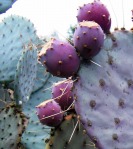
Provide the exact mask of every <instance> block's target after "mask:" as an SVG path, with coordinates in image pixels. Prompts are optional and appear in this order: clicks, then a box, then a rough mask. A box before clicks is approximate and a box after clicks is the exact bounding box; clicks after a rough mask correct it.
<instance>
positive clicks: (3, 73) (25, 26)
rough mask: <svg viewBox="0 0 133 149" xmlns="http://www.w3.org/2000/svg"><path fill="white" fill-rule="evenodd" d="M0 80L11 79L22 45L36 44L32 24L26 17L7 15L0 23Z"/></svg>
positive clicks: (36, 39) (12, 78)
mask: <svg viewBox="0 0 133 149" xmlns="http://www.w3.org/2000/svg"><path fill="white" fill-rule="evenodd" d="M0 30H1V34H0V43H1V44H0V57H1V58H0V66H1V67H0V82H5V81H13V80H14V76H15V70H16V66H17V63H18V60H19V59H20V55H21V54H22V51H23V48H24V46H27V45H28V44H29V43H33V44H35V45H36V44H38V42H39V39H38V37H37V35H36V31H35V28H34V25H33V24H32V23H31V22H30V21H29V20H27V19H26V18H23V17H19V16H15V15H13V16H9V17H7V18H5V19H4V20H3V21H2V22H1V23H0Z"/></svg>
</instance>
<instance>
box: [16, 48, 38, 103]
mask: <svg viewBox="0 0 133 149" xmlns="http://www.w3.org/2000/svg"><path fill="white" fill-rule="evenodd" d="M36 74H37V49H36V47H34V46H33V45H29V46H28V47H26V48H25V50H24V51H23V54H22V56H21V58H20V60H19V63H18V66H17V71H16V77H15V98H16V99H17V102H19V101H24V102H26V101H27V100H29V98H30V94H31V92H32V89H33V86H34V83H35V78H36Z"/></svg>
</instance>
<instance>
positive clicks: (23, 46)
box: [0, 0, 133, 149]
mask: <svg viewBox="0 0 133 149" xmlns="http://www.w3.org/2000/svg"><path fill="white" fill-rule="evenodd" d="M15 1H16V0H14V1H10V0H3V1H2V0H1V1H0V13H5V12H6V11H7V10H8V9H9V8H10V7H11V6H12V4H13V3H14V2H15ZM132 12H133V11H132ZM75 17H76V16H75ZM77 22H78V23H77V25H76V27H75V28H73V33H72V34H71V39H70V40H68V41H63V40H61V39H59V38H58V39H56V38H51V39H50V40H49V41H48V42H44V40H42V39H40V38H39V37H38V36H37V34H36V30H35V28H34V25H33V24H32V23H31V22H30V21H29V20H27V19H26V18H23V17H20V16H16V15H13V16H9V17H7V18H5V19H4V20H3V21H2V22H1V23H0V29H1V34H0V42H1V44H0V64H1V65H0V66H1V67H0V149H32V148H35V149H44V148H45V149H133V131H132V127H133V120H132V116H133V104H132V96H133V73H132V72H133V62H132V61H133V59H132V56H133V50H132V49H133V30H130V31H129V30H126V29H125V28H122V29H120V30H119V29H117V30H116V29H115V30H114V32H111V31H110V27H111V16H110V13H109V11H108V9H107V7H106V6H105V5H104V4H103V3H102V2H101V1H100V0H94V1H93V2H92V3H88V4H84V5H83V6H82V7H79V9H78V12H77Z"/></svg>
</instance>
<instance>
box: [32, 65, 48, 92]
mask: <svg viewBox="0 0 133 149" xmlns="http://www.w3.org/2000/svg"><path fill="white" fill-rule="evenodd" d="M49 77H50V73H49V72H46V68H45V67H44V66H42V64H40V63H38V64H37V76H36V79H35V84H34V86H33V92H35V91H37V90H39V89H41V88H42V87H43V85H44V84H45V83H46V82H47V80H48V78H49Z"/></svg>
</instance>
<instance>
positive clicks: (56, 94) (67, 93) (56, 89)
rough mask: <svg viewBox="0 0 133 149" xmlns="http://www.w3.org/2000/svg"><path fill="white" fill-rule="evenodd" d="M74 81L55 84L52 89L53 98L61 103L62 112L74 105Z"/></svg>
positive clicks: (69, 80)
mask: <svg viewBox="0 0 133 149" xmlns="http://www.w3.org/2000/svg"><path fill="white" fill-rule="evenodd" d="M72 87H73V81H72V80H71V79H68V80H64V81H60V82H58V83H55V84H54V86H53V88H52V98H56V99H55V101H56V102H58V103H59V105H60V106H61V108H62V110H66V109H67V108H68V107H69V106H70V105H71V104H72V103H73V94H72V91H71V90H72Z"/></svg>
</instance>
